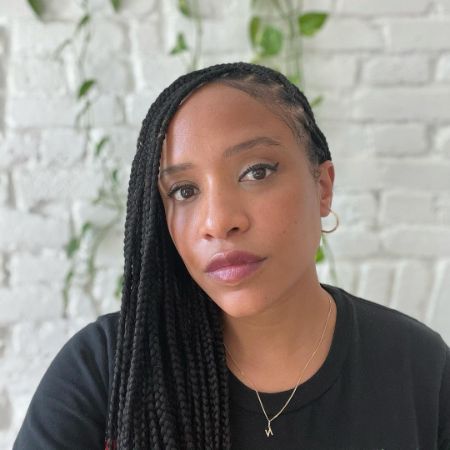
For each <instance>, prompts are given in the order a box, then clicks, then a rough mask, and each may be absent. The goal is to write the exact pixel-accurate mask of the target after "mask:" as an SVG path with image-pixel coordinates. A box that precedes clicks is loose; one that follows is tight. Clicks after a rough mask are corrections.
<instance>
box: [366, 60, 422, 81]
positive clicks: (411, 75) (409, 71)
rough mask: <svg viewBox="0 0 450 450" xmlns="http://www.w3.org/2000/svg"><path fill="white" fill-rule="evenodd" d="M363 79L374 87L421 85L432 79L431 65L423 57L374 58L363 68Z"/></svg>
mask: <svg viewBox="0 0 450 450" xmlns="http://www.w3.org/2000/svg"><path fill="white" fill-rule="evenodd" d="M362 77H363V81H364V82H366V83H368V84H372V85H395V84H421V83H425V82H427V81H428V80H429V78H430V63H429V60H428V58H427V57H425V56H421V55H402V56H375V57H373V56H372V57H371V58H370V59H368V60H367V62H366V63H365V64H364V66H363V71H362Z"/></svg>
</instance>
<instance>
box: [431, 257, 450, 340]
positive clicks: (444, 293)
mask: <svg viewBox="0 0 450 450" xmlns="http://www.w3.org/2000/svg"><path fill="white" fill-rule="evenodd" d="M449 290H450V260H449V259H446V260H443V261H440V262H439V263H438V264H437V265H436V268H435V279H434V286H433V290H432V291H431V294H430V302H429V305H430V308H429V309H428V311H427V323H428V324H429V325H430V326H431V327H432V328H433V329H434V330H436V331H437V332H438V333H440V334H441V336H442V338H443V339H444V341H445V342H446V343H447V345H450V330H449V326H448V318H449V317H450V302H449V301H448V292H449Z"/></svg>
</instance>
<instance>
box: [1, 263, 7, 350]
mask: <svg viewBox="0 0 450 450" xmlns="http://www.w3.org/2000/svg"><path fill="white" fill-rule="evenodd" d="M5 264H6V263H5V257H4V256H3V255H2V254H0V286H3V285H5V284H6V272H5ZM1 356H2V331H1V329H0V358H1Z"/></svg>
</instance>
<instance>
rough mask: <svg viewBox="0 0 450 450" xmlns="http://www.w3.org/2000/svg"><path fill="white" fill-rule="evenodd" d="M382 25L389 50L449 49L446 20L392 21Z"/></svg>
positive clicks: (449, 41)
mask: <svg viewBox="0 0 450 450" xmlns="http://www.w3.org/2000/svg"><path fill="white" fill-rule="evenodd" d="M384 23H385V26H386V33H387V36H388V48H389V49H390V50H393V51H405V50H412V51H415V52H417V51H421V50H426V51H428V52H437V51H439V50H448V49H450V20H448V19H440V18H437V19H434V18H433V19H428V18H417V19H392V20H386V21H385V22H384Z"/></svg>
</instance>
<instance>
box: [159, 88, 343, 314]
mask: <svg viewBox="0 0 450 450" xmlns="http://www.w3.org/2000/svg"><path fill="white" fill-rule="evenodd" d="M172 166H179V167H178V168H177V169H176V170H174V169H173V168H172V170H169V171H166V169H168V168H169V167H172ZM251 166H256V167H254V168H253V169H252V170H249V167H251ZM320 170H321V176H320V179H319V181H315V180H314V179H313V177H312V175H311V173H310V170H309V168H308V162H307V157H306V152H305V148H304V146H303V145H299V144H298V142H297V141H296V140H295V138H294V135H293V133H292V131H291V129H290V128H289V127H288V126H287V125H286V123H285V122H284V121H283V120H282V119H281V118H280V117H279V116H278V115H276V114H274V113H273V112H272V111H271V110H270V109H269V108H268V107H266V106H265V105H264V104H263V103H262V102H259V101H258V100H256V99H254V98H252V97H251V96H249V95H248V94H246V93H245V92H243V91H240V90H238V89H235V88H232V87H229V86H226V85H224V84H220V83H209V84H206V85H204V86H202V87H200V88H199V89H197V90H196V91H194V93H193V94H191V95H190V96H189V97H188V98H187V99H186V100H185V101H184V102H183V103H182V104H181V106H180V107H179V109H178V111H177V112H176V114H175V115H174V117H173V118H172V120H171V123H170V125H169V128H168V130H167V134H166V139H165V142H164V146H163V149H162V154H161V162H160V179H159V191H160V194H161V197H162V199H163V204H164V209H165V214H166V219H167V225H168V229H169V232H170V235H171V237H172V240H173V242H174V244H175V247H176V248H177V250H178V252H179V254H180V256H181V258H182V260H183V262H184V264H185V265H186V268H187V270H188V271H189V273H190V275H191V276H192V278H193V279H194V280H195V281H196V282H197V284H198V285H199V286H200V287H201V288H202V289H203V290H204V291H205V292H206V293H207V294H208V295H209V296H210V297H211V298H212V299H213V300H214V302H215V303H216V304H217V305H218V306H219V307H220V308H221V309H222V310H223V311H224V312H225V313H226V314H228V315H230V316H232V317H245V316H250V315H253V314H257V313H260V312H262V311H264V310H265V309H267V308H269V307H271V306H273V305H274V304H275V303H277V302H280V301H283V299H285V298H288V297H289V296H290V295H292V293H293V292H295V290H296V288H298V287H300V286H305V284H304V283H308V282H313V279H312V277H313V274H315V273H316V272H315V254H316V250H317V247H318V245H319V242H320V228H321V222H320V217H321V216H326V215H327V214H328V212H329V207H330V205H331V197H332V184H333V180H334V171H333V165H332V163H331V161H326V162H324V163H323V164H322V165H321V166H320ZM179 187H181V188H180V189H176V188H179ZM171 191H172V194H171V196H168V194H169V193H170V192H171ZM231 250H241V251H245V252H250V253H252V254H254V255H257V256H259V257H261V258H264V260H263V261H262V262H260V263H258V264H253V265H250V266H248V267H252V268H253V272H252V273H250V274H248V275H247V276H244V277H243V278H240V279H236V278H232V279H223V278H222V279H220V278H217V277H215V276H212V275H211V274H210V273H207V272H206V271H205V269H206V267H207V265H208V263H209V262H210V260H211V258H212V257H213V256H214V255H216V254H217V253H219V252H228V251H231ZM237 272H239V268H237V269H236V270H235V271H234V272H233V271H232V270H231V272H230V270H228V271H227V270H226V269H225V271H222V272H220V271H219V272H217V273H216V275H217V274H219V275H222V276H225V278H226V276H227V275H230V273H231V275H233V274H236V273H237Z"/></svg>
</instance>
